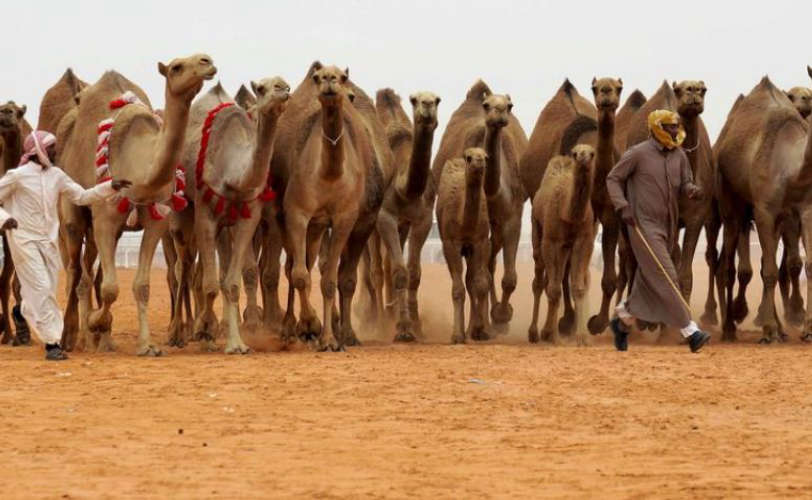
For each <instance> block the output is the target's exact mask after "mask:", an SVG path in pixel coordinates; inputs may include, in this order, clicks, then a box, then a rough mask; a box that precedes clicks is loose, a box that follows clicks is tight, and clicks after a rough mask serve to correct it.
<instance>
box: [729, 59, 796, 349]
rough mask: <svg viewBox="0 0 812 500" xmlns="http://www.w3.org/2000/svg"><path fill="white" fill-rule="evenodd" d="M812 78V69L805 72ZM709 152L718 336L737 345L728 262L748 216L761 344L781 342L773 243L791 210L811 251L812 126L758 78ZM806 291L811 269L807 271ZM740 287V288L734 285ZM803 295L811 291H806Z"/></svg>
mask: <svg viewBox="0 0 812 500" xmlns="http://www.w3.org/2000/svg"><path fill="white" fill-rule="evenodd" d="M807 72H808V73H809V75H810V77H812V68H809V67H807ZM722 132H723V133H722V134H720V137H719V140H718V141H717V142H716V145H715V147H714V153H715V155H716V159H717V162H718V169H719V175H718V176H717V180H718V183H719V185H718V187H717V196H718V198H719V208H720V212H721V216H722V220H723V221H724V228H725V230H724V245H723V249H722V257H721V261H720V265H719V268H718V271H717V272H718V275H717V281H718V283H717V286H718V287H719V301H720V305H721V308H722V315H723V339H724V340H735V338H736V325H735V320H736V318H735V316H736V315H735V314H734V305H735V304H734V301H733V281H734V270H735V267H734V258H735V252H736V248H737V246H740V245H739V243H740V241H741V237H740V236H741V233H742V230H743V229H744V227H745V225H746V224H749V220H750V217H751V214H752V218H753V219H754V220H755V224H756V230H757V232H758V236H759V242H760V243H761V248H762V252H763V257H762V269H761V275H762V279H763V281H764V286H765V290H766V292H765V296H764V298H763V300H762V303H763V314H762V318H763V325H762V330H763V337H762V339H761V342H763V343H769V342H772V341H774V340H779V341H781V340H783V339H784V338H785V337H786V336H785V335H784V333H783V331H782V327H781V323H780V321H779V320H778V317H777V314H776V312H775V299H774V296H775V285H776V282H777V279H778V266H777V262H776V249H777V239H778V236H779V234H780V233H779V229H780V224H781V222H782V219H786V215H787V214H788V213H790V211H792V210H797V211H798V213H799V214H800V219H801V224H802V232H803V237H804V246H805V247H806V248H812V200H810V199H809V196H808V192H809V190H810V183H812V135H811V134H812V127H810V125H809V123H808V122H807V121H805V120H804V119H803V118H802V117H801V115H800V114H799V113H798V111H797V110H796V109H795V108H794V107H793V105H792V102H791V101H790V100H789V99H788V98H787V97H786V94H785V93H784V92H781V91H780V90H778V89H777V88H776V87H775V86H774V85H773V84H772V82H771V81H770V80H769V78H767V77H764V78H763V79H762V80H761V82H760V83H759V84H758V85H756V86H755V87H754V88H753V90H752V91H751V92H750V93H749V94H748V95H747V96H745V97H744V98H743V99H741V100H740V101H738V102H737V104H736V105H735V106H734V109H733V110H731V112H730V114H729V115H728V119H727V122H726V124H725V127H724V128H723V130H722ZM806 272H807V277H808V279H807V287H808V288H810V287H812V279H810V278H812V266H809V265H807V266H806ZM740 287H741V283H740ZM808 291H809V290H808ZM810 330H812V311H810V310H808V311H807V313H806V320H805V324H804V328H803V333H802V337H801V338H802V339H803V340H805V341H810V340H812V332H810Z"/></svg>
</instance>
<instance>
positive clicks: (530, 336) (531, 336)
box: [527, 326, 539, 344]
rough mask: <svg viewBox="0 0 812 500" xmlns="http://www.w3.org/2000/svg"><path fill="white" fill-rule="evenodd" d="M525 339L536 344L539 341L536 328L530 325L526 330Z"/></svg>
mask: <svg viewBox="0 0 812 500" xmlns="http://www.w3.org/2000/svg"><path fill="white" fill-rule="evenodd" d="M527 341H528V342H530V343H531V344H538V342H539V331H538V328H536V327H533V326H531V327H530V330H528V331H527Z"/></svg>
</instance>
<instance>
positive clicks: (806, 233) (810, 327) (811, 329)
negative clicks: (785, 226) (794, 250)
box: [800, 207, 812, 342]
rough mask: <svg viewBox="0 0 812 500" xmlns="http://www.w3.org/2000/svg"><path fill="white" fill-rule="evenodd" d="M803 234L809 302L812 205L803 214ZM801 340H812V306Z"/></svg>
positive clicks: (807, 314)
mask: <svg viewBox="0 0 812 500" xmlns="http://www.w3.org/2000/svg"><path fill="white" fill-rule="evenodd" d="M800 217H801V235H802V237H803V243H804V250H805V251H806V255H807V259H806V265H805V268H804V271H805V272H806V299H807V304H809V302H810V301H812V298H811V297H812V259H810V258H809V255H812V207H807V208H806V209H805V210H804V211H803V212H802V213H801V214H800ZM801 340H802V341H804V342H812V307H807V309H806V317H805V318H804V327H803V331H802V332H801Z"/></svg>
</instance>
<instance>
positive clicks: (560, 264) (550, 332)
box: [541, 241, 568, 345]
mask: <svg viewBox="0 0 812 500" xmlns="http://www.w3.org/2000/svg"><path fill="white" fill-rule="evenodd" d="M541 256H542V258H543V259H544V264H545V269H546V271H547V274H548V277H547V290H546V292H547V318H546V319H545V321H544V328H543V329H542V330H541V338H542V339H543V340H546V341H550V340H551V341H552V342H553V344H556V345H559V344H561V336H560V335H559V334H558V328H557V326H558V325H557V324H556V323H557V321H556V320H557V319H558V305H559V304H560V302H561V282H562V280H563V279H564V268H565V267H566V265H567V257H568V256H567V255H566V253H565V250H564V248H563V247H562V245H560V244H557V243H555V242H552V241H542V243H541Z"/></svg>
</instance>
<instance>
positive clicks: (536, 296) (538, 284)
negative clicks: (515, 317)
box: [527, 219, 547, 344]
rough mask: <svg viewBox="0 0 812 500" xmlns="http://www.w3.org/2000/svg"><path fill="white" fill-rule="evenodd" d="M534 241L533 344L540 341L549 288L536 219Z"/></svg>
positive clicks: (530, 337) (529, 339)
mask: <svg viewBox="0 0 812 500" xmlns="http://www.w3.org/2000/svg"><path fill="white" fill-rule="evenodd" d="M532 225H533V226H532V227H533V229H532V231H533V234H532V240H533V262H534V263H535V275H534V277H533V313H532V316H531V317H530V328H529V329H528V332H527V339H528V341H529V342H531V343H534V344H535V343H536V342H538V341H539V331H538V321H539V309H540V303H541V294H542V292H543V291H544V289H545V288H546V287H547V280H546V276H545V274H544V257H543V255H542V254H541V241H542V236H543V228H542V226H541V224H540V223H539V222H538V221H536V220H535V219H534V220H533V221H532Z"/></svg>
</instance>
